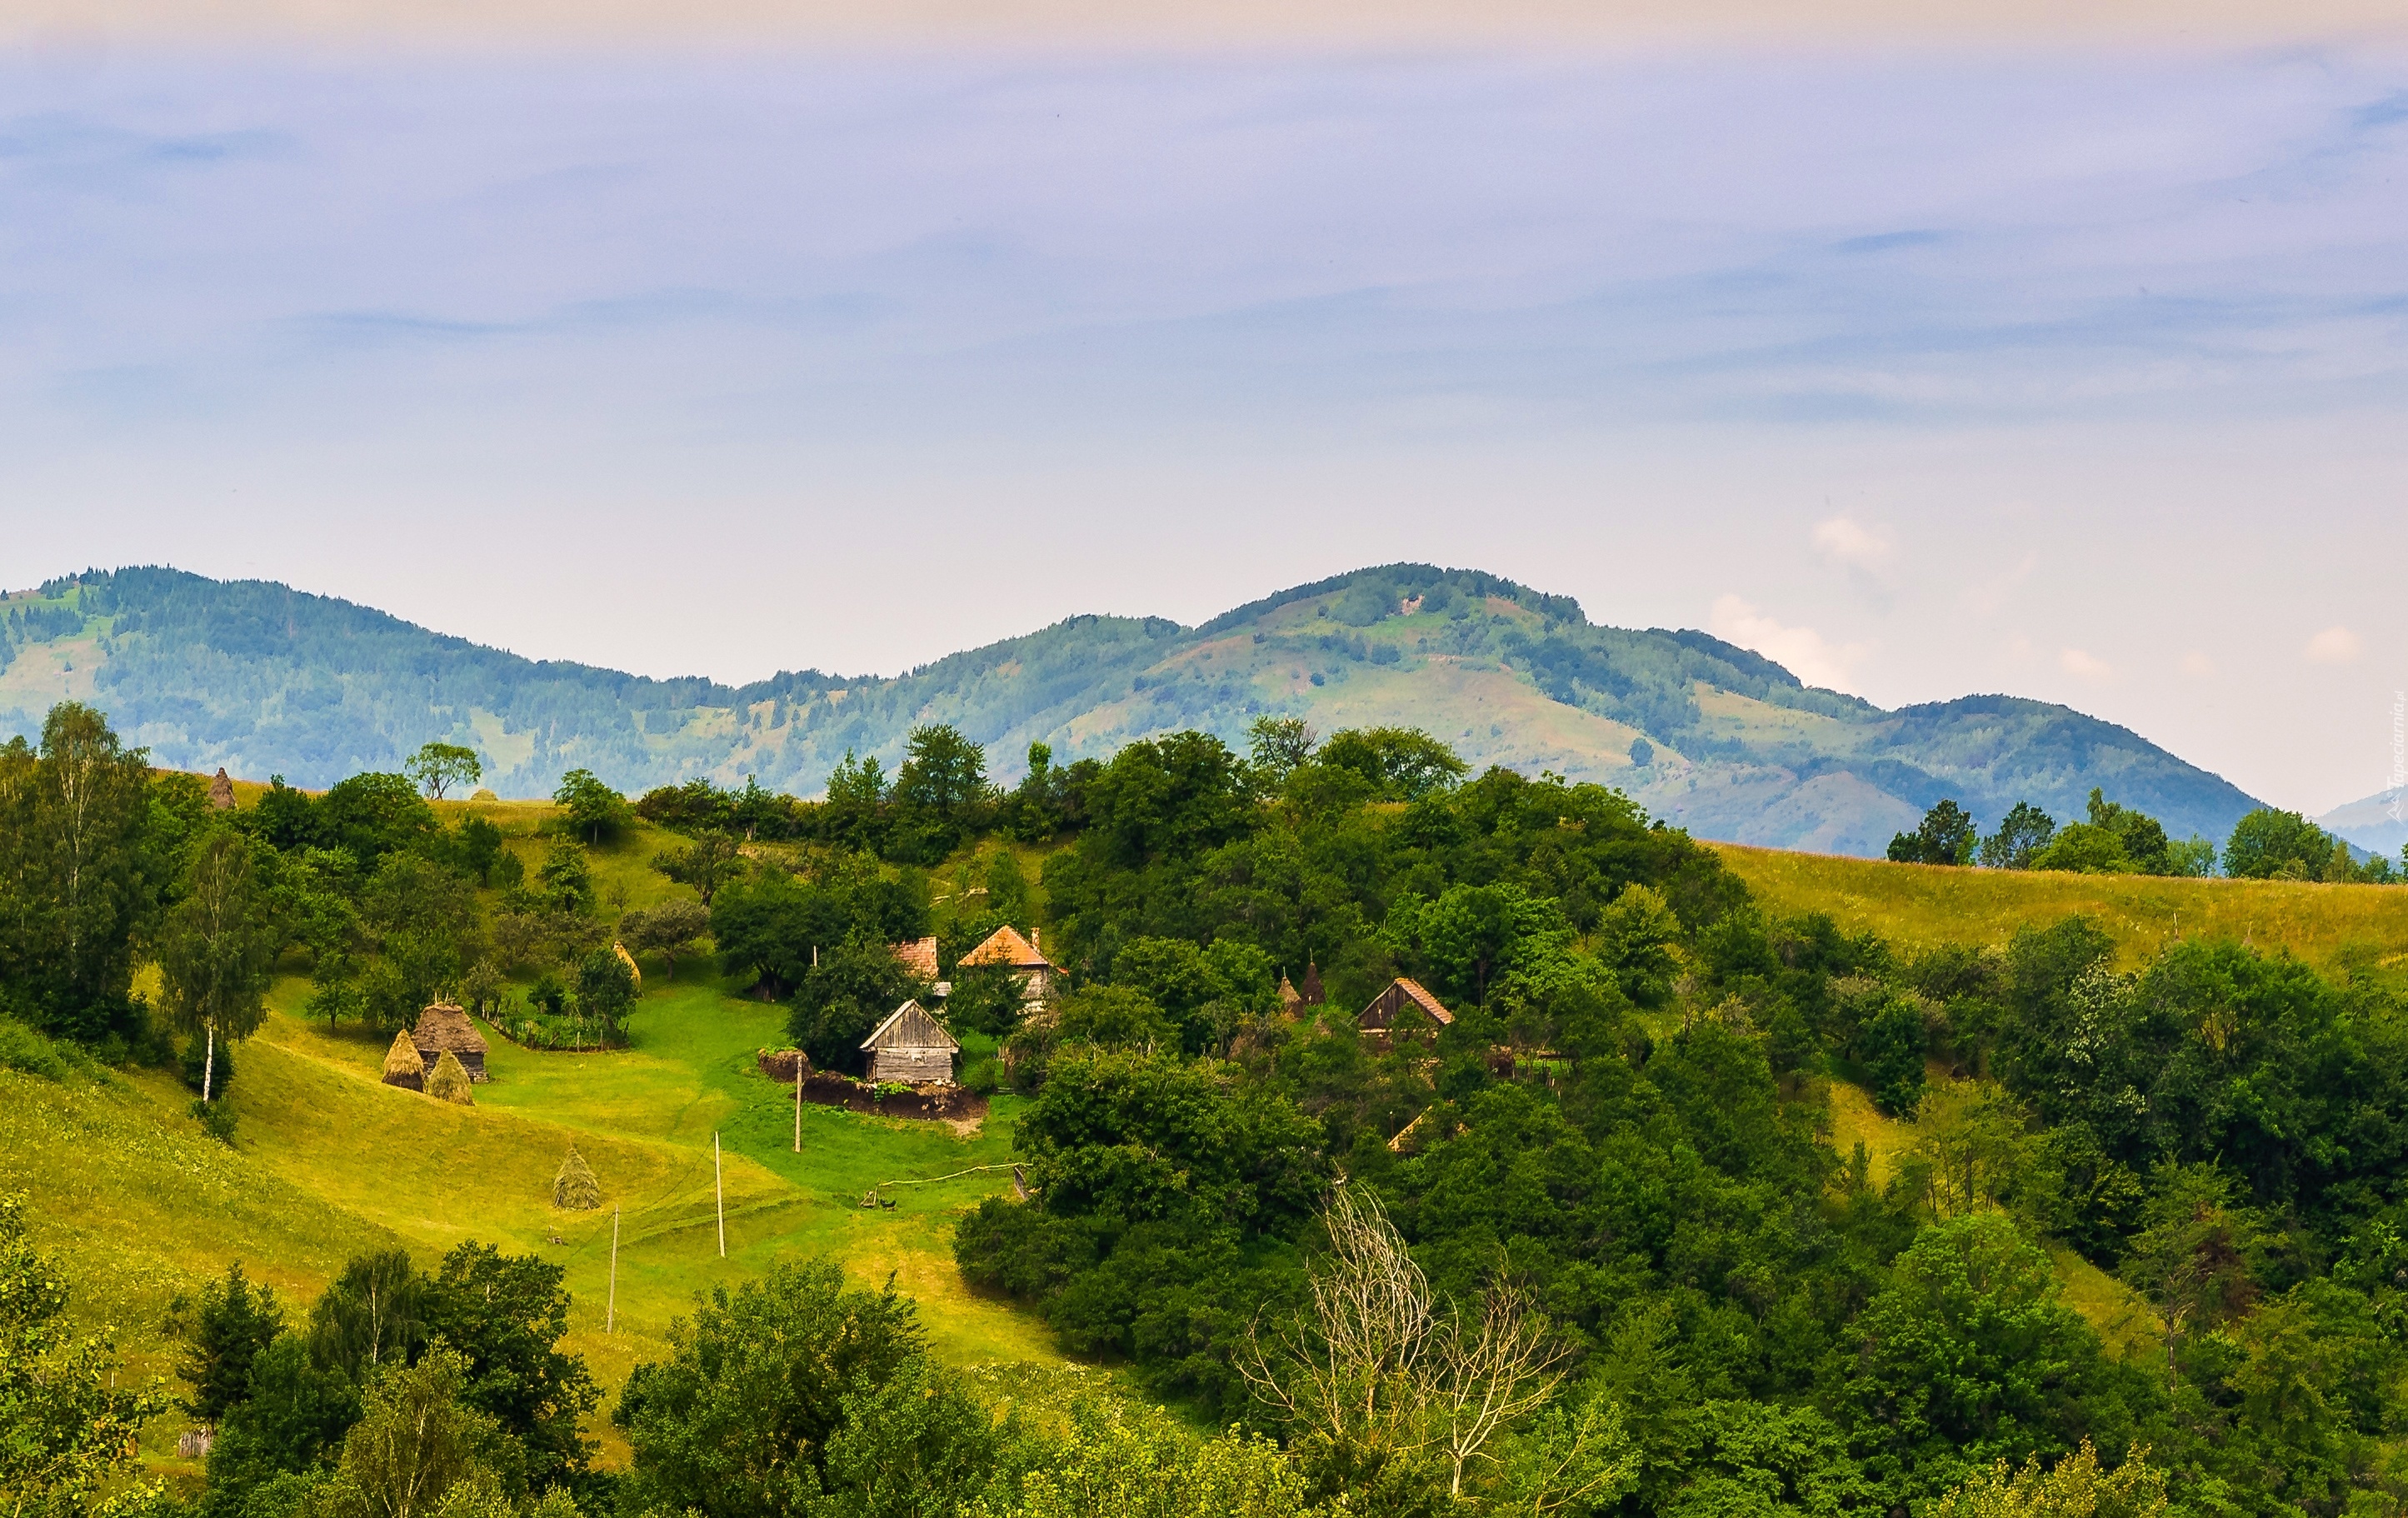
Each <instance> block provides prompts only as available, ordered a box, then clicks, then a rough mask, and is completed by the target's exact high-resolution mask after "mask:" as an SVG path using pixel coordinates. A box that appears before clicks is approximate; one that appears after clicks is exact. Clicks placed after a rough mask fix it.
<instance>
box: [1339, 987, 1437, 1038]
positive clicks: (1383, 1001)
mask: <svg viewBox="0 0 2408 1518" xmlns="http://www.w3.org/2000/svg"><path fill="white" fill-rule="evenodd" d="M1412 1012H1417V1013H1419V1014H1421V1015H1422V1016H1424V1017H1426V1018H1428V1019H1429V1020H1430V1021H1431V1022H1433V1023H1436V1024H1440V1025H1441V1026H1443V1025H1445V1024H1449V1023H1452V1022H1454V1021H1455V1014H1454V1013H1453V1012H1450V1011H1448V1010H1446V1004H1445V1003H1443V1002H1441V1001H1440V1000H1439V999H1438V998H1437V997H1436V996H1433V995H1430V994H1429V993H1428V992H1427V991H1426V990H1424V989H1423V988H1422V983H1421V982H1420V981H1409V980H1407V979H1406V978H1405V977H1403V976H1401V975H1399V976H1398V977H1397V978H1396V979H1395V980H1393V981H1389V982H1388V986H1387V989H1386V990H1384V991H1383V992H1381V993H1380V994H1379V995H1376V996H1373V997H1372V998H1371V1002H1370V1005H1369V1006H1368V1007H1365V1008H1364V1009H1363V1010H1361V1011H1360V1012H1357V1013H1356V1014H1355V1026H1356V1027H1358V1028H1361V1029H1362V1030H1363V1031H1364V1032H1366V1033H1385V1032H1387V1031H1388V1030H1389V1029H1390V1028H1393V1027H1395V1026H1396V1025H1397V1020H1398V1018H1400V1017H1403V1016H1405V1015H1406V1014H1408V1013H1412Z"/></svg>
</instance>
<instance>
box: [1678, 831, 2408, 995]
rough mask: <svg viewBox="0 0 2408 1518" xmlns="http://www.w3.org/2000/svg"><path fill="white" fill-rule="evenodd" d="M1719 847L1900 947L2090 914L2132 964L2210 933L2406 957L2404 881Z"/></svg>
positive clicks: (1984, 936) (1749, 876)
mask: <svg viewBox="0 0 2408 1518" xmlns="http://www.w3.org/2000/svg"><path fill="white" fill-rule="evenodd" d="M1712 847H1713V849H1714V851H1715V852H1718V853H1719V854H1721V855H1722V857H1723V862H1724V863H1725V864H1727V865H1728V866H1730V868H1731V870H1732V872H1733V873H1734V874H1736V875H1738V876H1739V877H1740V879H1742V880H1743V881H1746V882H1747V884H1748V889H1750V890H1751V891H1753V892H1755V893H1756V896H1757V898H1758V899H1759V900H1761V901H1763V902H1764V904H1765V905H1766V906H1767V907H1768V908H1770V909H1773V910H1776V911H1782V912H1806V911H1823V912H1828V913H1829V914H1830V915H1831V917H1832V918H1833V919H1834V920H1835V921H1837V922H1838V923H1839V924H1840V925H1841V927H1842V928H1844V929H1846V930H1847V931H1849V932H1852V933H1853V932H1857V931H1861V930H1862V929H1865V928H1871V929H1873V930H1874V931H1875V932H1877V933H1879V934H1881V935H1882V936H1883V937H1884V938H1888V939H1889V940H1890V941H1891V942H1893V943H1895V944H1898V945H1899V946H1900V947H1902V948H1910V949H1911V948H1918V947H1925V946H1928V945H1931V944H1936V943H1943V942H1952V941H1953V942H1957V943H1974V944H1987V945H1994V946H1997V945H2003V944H2005V943H2006V941H2007V940H2008V938H2011V937H2013V936H2014V931H2015V929H2016V928H2018V927H2020V926H2023V925H2024V924H2048V923H2054V922H2056V921H2057V919H2059V918H2062V917H2066V916H2068V915H2071V914H2072V913H2074V912H2086V913H2089V914H2091V915H2092V916H2095V917H2097V918H2098V919H2099V920H2100V923H2101V924H2103V925H2104V926H2105V927H2106V929H2107V931H2108V932H2110V933H2112V934H2114V937H2115V939H2116V942H2117V944H2118V946H2119V948H2120V950H2121V952H2122V956H2123V959H2124V961H2125V962H2126V964H2127V965H2132V964H2137V963H2139V962H2141V961H2142V960H2144V959H2146V958H2148V957H2149V956H2151V955H2153V954H2155V953H2156V952H2157V951H2158V950H2159V949H2161V948H2163V947H2164V946H2165V945H2167V944H2170V943H2171V942H2173V941H2174V940H2175V939H2176V938H2232V939H2236V940H2238V941H2241V942H2244V943H2248V944H2251V945H2254V946H2255V947H2257V948H2259V949H2264V950H2269V951H2272V950H2277V949H2287V950H2289V951H2290V952H2293V953H2295V954H2297V955H2299V956H2300V958H2301V959H2303V960H2305V961H2307V962H2308V963H2310V964H2312V965H2315V966H2316V967H2319V968H2325V969H2333V968H2357V967H2368V966H2373V967H2381V968H2384V969H2391V970H2397V969H2401V968H2402V967H2408V887H2401V886H2381V885H2319V884H2312V883H2304V882H2295V881H2222V880H2210V881H2188V880H2170V879H2166V878H2164V877H2159V876H2145V875H2066V874H2057V873H2039V872H2034V871H2028V870H1997V869H1957V868H1953V867H1951V866H1944V865H1893V864H1890V863H1888V862H1887V861H1885V860H1878V859H1852V858H1847V857H1844V856H1842V855H1838V854H1813V853H1792V852H1785V851H1783V850H1779V849H1753V848H1747V847H1744V846H1742V845H1740V844H1735V843H1717V844H1713V845H1712Z"/></svg>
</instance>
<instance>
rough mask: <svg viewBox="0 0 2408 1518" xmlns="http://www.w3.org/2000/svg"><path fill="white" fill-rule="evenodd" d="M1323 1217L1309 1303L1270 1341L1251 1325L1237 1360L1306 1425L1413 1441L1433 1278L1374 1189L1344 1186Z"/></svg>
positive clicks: (1393, 1445) (1270, 1398)
mask: <svg viewBox="0 0 2408 1518" xmlns="http://www.w3.org/2000/svg"><path fill="white" fill-rule="evenodd" d="M1322 1221H1323V1223H1324V1224H1326V1226H1327V1228H1328V1230H1329V1253H1328V1254H1327V1256H1326V1257H1325V1258H1324V1259H1323V1260H1321V1261H1319V1262H1318V1263H1316V1264H1315V1265H1314V1267H1313V1268H1312V1272H1311V1274H1310V1276H1309V1278H1308V1291H1309V1294H1310V1299H1311V1305H1310V1306H1309V1307H1308V1308H1307V1310H1305V1311H1304V1312H1302V1313H1301V1314H1299V1315H1298V1316H1297V1318H1296V1319H1294V1320H1293V1321H1292V1322H1290V1323H1288V1324H1286V1325H1283V1326H1282V1327H1281V1328H1279V1329H1277V1330H1275V1331H1274V1332H1273V1333H1272V1334H1271V1335H1270V1336H1269V1340H1268V1341H1266V1340H1265V1339H1264V1337H1263V1336H1262V1335H1261V1334H1260V1333H1259V1332H1258V1331H1257V1330H1256V1329H1249V1330H1248V1334H1247V1349H1246V1353H1242V1354H1240V1356H1239V1360H1238V1365H1239V1368H1240V1371H1241V1372H1243V1373H1244V1375H1245V1377H1246V1379H1247V1381H1248V1382H1251V1383H1252V1384H1253V1385H1254V1389H1255V1391H1256V1392H1257V1393H1259V1394H1260V1395H1261V1396H1262V1397H1263V1399H1264V1400H1265V1401H1267V1402H1269V1404H1270V1405H1271V1406H1273V1407H1276V1408H1278V1409H1280V1410H1281V1411H1283V1412H1285V1413H1286V1414H1287V1415H1288V1416H1289V1417H1290V1418H1291V1419H1292V1420H1294V1421H1295V1422H1296V1423H1297V1424H1298V1425H1301V1426H1302V1427H1303V1428H1304V1430H1305V1431H1306V1432H1307V1433H1309V1434H1313V1435H1317V1436H1319V1437H1321V1438H1323V1439H1327V1440H1328V1441H1329V1442H1331V1443H1333V1444H1339V1445H1352V1446H1355V1447H1360V1448H1369V1449H1374V1450H1397V1449H1409V1448H1412V1446H1413V1445H1415V1444H1417V1443H1418V1442H1419V1439H1418V1437H1417V1430H1416V1429H1415V1428H1414V1426H1413V1425H1414V1424H1415V1422H1416V1421H1417V1420H1416V1416H1415V1415H1416V1412H1417V1411H1418V1410H1417V1406H1416V1403H1417V1400H1418V1399H1417V1398H1416V1396H1414V1395H1413V1394H1414V1391H1415V1389H1416V1383H1417V1382H1418V1381H1419V1380H1420V1378H1421V1372H1422V1370H1423V1368H1424V1366H1423V1362H1424V1361H1425V1359H1426V1356H1427V1353H1428V1349H1429V1341H1430V1332H1431V1313H1430V1290H1429V1281H1428V1278H1427V1277H1426V1276H1424V1275H1423V1274H1422V1268H1421V1267H1420V1266H1418V1265H1415V1264H1414V1263H1413V1260H1412V1255H1410V1254H1408V1253H1405V1241H1404V1239H1402V1238H1401V1237H1399V1236H1398V1233H1397V1230H1396V1227H1395V1225H1394V1224H1390V1223H1389V1222H1388V1215H1387V1212H1386V1210H1384V1209H1383V1208H1382V1207H1381V1206H1380V1203H1379V1199H1378V1198H1377V1197H1373V1196H1366V1195H1362V1194H1360V1193H1358V1192H1357V1191H1355V1190H1354V1189H1352V1188H1347V1187H1340V1189H1339V1192H1338V1196H1337V1197H1336V1199H1335V1200H1333V1201H1332V1202H1331V1203H1330V1205H1329V1208H1328V1210H1327V1211H1326V1213H1325V1214H1324V1215H1323V1220H1322Z"/></svg>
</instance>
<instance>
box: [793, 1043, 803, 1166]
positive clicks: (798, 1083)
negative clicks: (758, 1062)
mask: <svg viewBox="0 0 2408 1518" xmlns="http://www.w3.org/2000/svg"><path fill="white" fill-rule="evenodd" d="M802 1152H803V1052H802V1051H801V1050H799V1049H797V1050H796V1051H795V1153H797V1154H799V1153H802Z"/></svg>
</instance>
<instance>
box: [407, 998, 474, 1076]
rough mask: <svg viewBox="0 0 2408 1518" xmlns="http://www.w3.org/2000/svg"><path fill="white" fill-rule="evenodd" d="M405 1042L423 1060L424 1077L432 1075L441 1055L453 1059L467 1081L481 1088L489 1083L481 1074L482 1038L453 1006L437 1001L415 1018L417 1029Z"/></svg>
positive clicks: (464, 1012) (466, 1016)
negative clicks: (463, 1071) (466, 1074)
mask: <svg viewBox="0 0 2408 1518" xmlns="http://www.w3.org/2000/svg"><path fill="white" fill-rule="evenodd" d="M409 1041H410V1042H411V1043H414V1044H416V1045H417V1046H418V1052H419V1053H420V1054H421V1055H423V1056H424V1058H425V1060H426V1073H427V1074H428V1075H429V1076H432V1075H433V1074H434V1073H435V1062H436V1061H437V1059H439V1058H441V1057H442V1056H443V1055H445V1054H450V1055H452V1057H453V1059H455V1060H456V1061H457V1062H458V1063H459V1066H460V1067H461V1068H462V1069H464V1070H466V1072H467V1073H468V1079H469V1081H472V1082H474V1083H478V1084H482V1083H483V1082H484V1081H487V1080H489V1079H491V1078H490V1077H489V1076H487V1075H486V1074H485V1036H484V1035H483V1034H481V1033H479V1032H478V1031H477V1024H474V1023H471V1022H469V1021H468V1014H467V1012H466V1010H464V1009H463V1008H461V1007H460V1006H459V1004H458V1003H456V1002H449V1001H438V1002H437V1003H436V1004H435V1005H434V1006H432V1007H429V1008H428V1009H426V1010H424V1011H423V1012H421V1013H419V1014H418V1026H416V1027H415V1028H412V1029H411V1030H410V1032H409Z"/></svg>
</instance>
